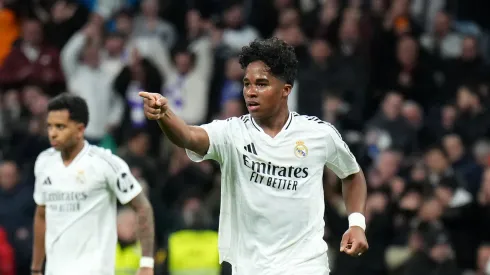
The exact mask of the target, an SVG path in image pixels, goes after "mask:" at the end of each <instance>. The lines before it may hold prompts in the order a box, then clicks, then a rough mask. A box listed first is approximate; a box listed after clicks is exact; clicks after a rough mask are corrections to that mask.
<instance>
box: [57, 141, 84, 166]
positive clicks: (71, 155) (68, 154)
mask: <svg viewBox="0 0 490 275" xmlns="http://www.w3.org/2000/svg"><path fill="white" fill-rule="evenodd" d="M84 146H85V141H84V140H82V141H80V142H78V143H77V144H76V145H75V146H73V147H71V148H68V149H66V150H64V151H61V158H62V159H63V163H64V164H65V165H67V166H68V165H69V164H70V163H71V162H72V161H73V160H74V159H75V158H76V157H77V155H78V154H79V153H80V152H81V151H82V149H83V147H84Z"/></svg>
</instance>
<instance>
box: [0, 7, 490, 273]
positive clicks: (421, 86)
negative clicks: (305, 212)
mask: <svg viewBox="0 0 490 275" xmlns="http://www.w3.org/2000/svg"><path fill="white" fill-rule="evenodd" d="M489 12H490V2H489V1H485V0H464V1H463V0H459V1H458V0H430V1H429V0H411V1H410V0H243V1H226V0H194V1H192V0H186V1H184V0H0V37H1V39H0V274H1V275H14V274H15V275H24V274H30V271H29V268H30V257H31V248H32V221H33V212H34V209H35V204H34V201H33V199H32V193H33V183H34V178H33V163H34V161H35V158H36V156H37V155H38V154H39V153H40V152H41V151H42V150H44V149H46V148H48V147H49V143H48V140H47V137H46V131H45V125H44V124H45V117H46V105H47V102H48V100H49V99H50V98H51V97H53V96H55V95H57V94H60V93H63V92H69V93H73V94H77V95H80V96H82V97H83V98H85V99H86V100H87V102H88V106H89V111H90V123H89V125H88V127H87V129H86V135H87V139H88V140H89V141H90V142H91V143H93V144H98V145H100V146H103V147H105V148H109V149H111V150H112V151H113V152H114V153H116V154H118V155H119V156H121V157H122V158H123V159H124V160H126V161H127V162H128V164H129V165H130V167H131V169H132V172H133V173H134V175H135V176H136V177H137V178H138V179H139V180H140V182H141V183H142V184H143V185H144V187H145V192H147V194H148V195H149V197H150V199H151V202H152V204H153V207H154V211H155V222H156V243H157V248H158V250H157V253H156V255H155V257H156V262H157V268H156V274H169V275H171V274H186V275H193V274H196V275H215V274H220V273H222V274H230V269H229V265H223V267H220V266H219V264H218V251H217V233H216V232H217V227H218V219H219V217H218V214H219V207H220V172H219V167H217V166H216V164H215V163H211V162H204V163H201V164H195V163H191V162H190V160H189V159H188V158H187V156H186V155H185V153H184V151H183V150H182V149H179V148H175V147H173V146H172V145H171V144H170V143H169V142H168V141H166V140H165V139H164V137H163V135H162V134H160V131H159V129H158V126H157V123H154V122H149V121H147V120H146V119H145V117H144V114H143V109H142V101H141V100H140V99H139V98H138V96H137V93H138V91H140V90H146V91H150V92H160V93H162V94H163V95H165V96H166V97H167V98H168V99H169V100H170V104H171V106H172V108H173V110H174V111H175V112H176V113H177V114H178V115H179V116H181V117H182V118H183V119H184V120H185V121H186V122H187V123H189V124H201V123H205V122H209V121H211V120H212V119H223V118H228V117H231V116H239V115H242V114H244V112H245V108H244V106H243V100H242V95H241V89H242V87H241V85H242V84H241V78H242V75H243V71H242V70H241V68H240V66H239V64H238V61H237V53H238V52H239V51H240V49H241V47H242V46H244V45H246V44H248V43H249V42H251V41H252V40H254V39H256V38H266V37H270V36H277V37H279V38H281V39H283V40H285V41H287V42H288V43H290V44H291V45H293V46H294V48H295V49H296V53H297V56H298V58H299V60H300V71H299V74H298V77H297V79H296V82H295V85H294V90H293V93H292V95H291V96H290V102H289V107H290V109H291V110H294V111H298V112H300V113H302V114H307V115H314V116H317V117H319V118H321V119H323V120H326V121H328V122H330V123H332V124H334V125H335V126H336V127H337V128H338V129H339V130H340V131H341V133H342V135H343V137H344V139H345V140H346V141H347V143H348V144H349V145H350V146H351V149H352V151H353V152H354V153H355V155H356V157H357V159H358V160H359V162H360V163H361V165H362V167H363V169H364V171H365V174H366V177H367V180H368V186H369V198H368V202H367V209H366V218H367V220H368V229H367V236H368V240H369V244H370V250H369V252H367V253H366V254H365V255H363V256H362V257H360V258H348V257H347V256H344V255H339V254H338V253H337V251H338V248H339V245H340V239H341V236H342V234H343V233H344V231H345V230H346V229H347V226H348V222H347V217H346V211H345V207H344V204H343V200H342V196H341V183H340V181H339V180H338V179H336V177H335V176H334V175H333V174H332V173H330V172H328V171H327V173H326V174H325V177H324V182H323V184H324V189H325V203H326V211H325V218H326V227H325V237H324V238H325V240H326V241H327V243H328V244H329V245H330V247H331V249H330V250H329V256H330V261H331V268H332V274H333V275H337V274H339V275H347V274H356V275H385V274H386V275H388V274H401V275H426V274H427V275H429V274H430V275H436V274H437V275H438V274H441V275H442V274H444V275H453V274H455V275H456V274H475V275H488V274H490V264H489V262H490V261H489V259H490V167H489V164H490V140H489V138H490V111H489V106H490V105H489V103H490V95H489V92H490V86H489V85H490V70H489V62H488V61H489V60H490V59H489V58H490V40H489V37H490V36H489V28H490V16H489V15H490V14H489ZM271 203H273V202H271ZM135 219H136V218H135V215H134V213H133V212H132V210H129V209H127V208H122V207H121V211H120V212H119V216H118V232H117V233H118V236H119V242H118V246H117V259H116V260H117V265H116V267H115V268H116V271H117V275H133V274H135V272H136V269H137V267H138V263H139V257H140V255H139V244H138V243H137V241H136V237H135ZM291 222H294V221H291Z"/></svg>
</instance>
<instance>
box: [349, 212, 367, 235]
mask: <svg viewBox="0 0 490 275" xmlns="http://www.w3.org/2000/svg"><path fill="white" fill-rule="evenodd" d="M352 226H359V227H360V228H362V230H364V231H366V218H365V217H364V215H363V214H361V213H357V212H356V213H352V214H350V215H349V227H352Z"/></svg>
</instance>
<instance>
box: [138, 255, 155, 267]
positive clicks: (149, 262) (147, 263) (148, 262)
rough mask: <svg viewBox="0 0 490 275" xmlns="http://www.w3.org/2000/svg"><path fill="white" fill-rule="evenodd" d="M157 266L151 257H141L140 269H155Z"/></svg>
mask: <svg viewBox="0 0 490 275" xmlns="http://www.w3.org/2000/svg"><path fill="white" fill-rule="evenodd" d="M154 266H155V260H154V259H153V258H151V257H141V259H140V267H148V268H153V267H154Z"/></svg>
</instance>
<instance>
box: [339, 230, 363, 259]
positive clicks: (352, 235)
mask: <svg viewBox="0 0 490 275" xmlns="http://www.w3.org/2000/svg"><path fill="white" fill-rule="evenodd" d="M368 248H369V245H368V242H367V239H366V234H365V232H364V230H363V229H362V228H360V227H359V226H352V227H350V228H349V229H347V231H346V232H345V233H344V235H343V236H342V242H341V243H340V252H344V253H345V254H347V255H350V256H353V257H359V256H361V255H362V254H363V253H364V252H366V251H367V250H368Z"/></svg>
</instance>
